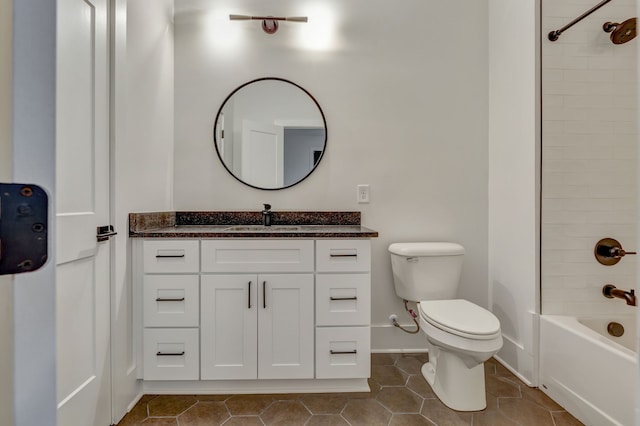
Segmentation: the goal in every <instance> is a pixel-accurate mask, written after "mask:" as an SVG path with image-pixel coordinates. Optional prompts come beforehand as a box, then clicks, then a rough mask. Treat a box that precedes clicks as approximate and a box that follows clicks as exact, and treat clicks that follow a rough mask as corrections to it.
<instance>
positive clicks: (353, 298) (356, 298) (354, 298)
mask: <svg viewBox="0 0 640 426" xmlns="http://www.w3.org/2000/svg"><path fill="white" fill-rule="evenodd" d="M329 300H358V297H357V296H353V297H330V298H329Z"/></svg>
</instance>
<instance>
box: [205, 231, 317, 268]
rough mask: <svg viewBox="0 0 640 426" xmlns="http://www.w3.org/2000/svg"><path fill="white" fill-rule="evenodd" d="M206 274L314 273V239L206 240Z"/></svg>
mask: <svg viewBox="0 0 640 426" xmlns="http://www.w3.org/2000/svg"><path fill="white" fill-rule="evenodd" d="M202 271H203V272H242V273H246V272H313V240H261V239H252V240H236V241H233V240H203V241H202Z"/></svg>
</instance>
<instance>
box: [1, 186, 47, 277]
mask: <svg viewBox="0 0 640 426" xmlns="http://www.w3.org/2000/svg"><path fill="white" fill-rule="evenodd" d="M47 224H48V197H47V194H46V192H45V191H44V190H43V189H42V188H40V187H39V186H37V185H30V184H22V183H0V275H7V274H19V273H21V272H31V271H35V270H36V269H39V268H40V267H41V266H42V265H44V264H45V262H46V261H47V230H48V226H47Z"/></svg>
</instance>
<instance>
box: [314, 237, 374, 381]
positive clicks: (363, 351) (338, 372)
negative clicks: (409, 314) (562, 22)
mask: <svg viewBox="0 0 640 426" xmlns="http://www.w3.org/2000/svg"><path fill="white" fill-rule="evenodd" d="M370 270H371V245H370V242H369V240H318V241H316V297H315V300H316V377H317V378H319V379H346V378H358V377H369V375H370V371H371V360H370V359H371V328H370V321H371V274H370Z"/></svg>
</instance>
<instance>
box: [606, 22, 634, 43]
mask: <svg viewBox="0 0 640 426" xmlns="http://www.w3.org/2000/svg"><path fill="white" fill-rule="evenodd" d="M636 21H637V18H630V19H627V20H626V21H624V22H622V23H620V24H618V23H614V22H605V23H604V25H602V29H603V30H604V31H605V32H607V33H611V36H610V38H611V41H612V42H613V43H614V44H623V43H626V42H628V41H631V40H633V39H634V38H636Z"/></svg>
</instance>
